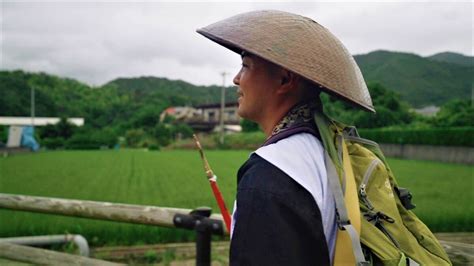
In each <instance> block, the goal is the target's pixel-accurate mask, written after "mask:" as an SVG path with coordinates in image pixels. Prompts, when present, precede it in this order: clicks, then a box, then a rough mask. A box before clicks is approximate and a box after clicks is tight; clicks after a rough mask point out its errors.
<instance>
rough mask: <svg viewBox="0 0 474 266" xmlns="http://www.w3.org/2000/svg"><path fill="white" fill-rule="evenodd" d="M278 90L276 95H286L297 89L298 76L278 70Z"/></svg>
mask: <svg viewBox="0 0 474 266" xmlns="http://www.w3.org/2000/svg"><path fill="white" fill-rule="evenodd" d="M280 78H281V83H280V88H279V89H278V91H277V92H278V93H288V92H291V91H293V90H295V89H297V88H298V84H299V78H300V77H299V76H298V75H296V74H295V73H293V72H291V71H288V70H286V69H281V70H280Z"/></svg>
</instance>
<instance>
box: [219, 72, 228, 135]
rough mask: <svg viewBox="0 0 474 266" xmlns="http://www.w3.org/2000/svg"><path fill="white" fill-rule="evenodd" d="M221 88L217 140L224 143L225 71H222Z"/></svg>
mask: <svg viewBox="0 0 474 266" xmlns="http://www.w3.org/2000/svg"><path fill="white" fill-rule="evenodd" d="M221 75H222V89H221V112H220V115H219V125H220V130H221V132H220V138H219V142H220V143H221V144H224V108H225V76H226V75H227V73H226V72H222V73H221Z"/></svg>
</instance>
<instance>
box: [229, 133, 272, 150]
mask: <svg viewBox="0 0 474 266" xmlns="http://www.w3.org/2000/svg"><path fill="white" fill-rule="evenodd" d="M264 142H265V134H263V132H261V131H258V132H246V133H237V134H232V135H227V136H226V137H225V148H231V149H256V148H258V147H259V146H260V145H262V144H263V143H264Z"/></svg>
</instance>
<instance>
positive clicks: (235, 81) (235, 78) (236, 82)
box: [232, 71, 240, 86]
mask: <svg viewBox="0 0 474 266" xmlns="http://www.w3.org/2000/svg"><path fill="white" fill-rule="evenodd" d="M232 81H233V82H234V84H235V85H237V86H239V85H240V84H239V83H240V71H239V73H237V75H235V77H234V79H233V80H232Z"/></svg>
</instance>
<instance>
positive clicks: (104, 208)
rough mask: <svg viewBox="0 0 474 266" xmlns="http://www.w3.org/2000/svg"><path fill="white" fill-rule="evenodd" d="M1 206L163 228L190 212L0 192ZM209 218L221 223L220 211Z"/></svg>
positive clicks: (170, 225) (171, 225)
mask: <svg viewBox="0 0 474 266" xmlns="http://www.w3.org/2000/svg"><path fill="white" fill-rule="evenodd" d="M0 208H5V209H11V210H18V211H29V212H39V213H49V214H59V215H65V216H75V217H83V218H91V219H98V220H109V221H116V222H127V223H134V224H147V225H158V226H164V227H175V226H174V224H173V217H174V216H175V215H176V214H179V213H180V214H189V213H190V212H191V210H190V209H179V208H163V207H153V206H144V205H132V204H121V203H110V202H97V201H87V200H69V199H59V198H46V197H35V196H26V195H14V194H5V193H0ZM210 218H211V219H215V220H220V221H222V222H223V218H222V215H220V214H213V215H212V216H211V217H210ZM224 231H225V232H224V234H229V232H228V231H227V230H226V229H225V228H224Z"/></svg>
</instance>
